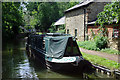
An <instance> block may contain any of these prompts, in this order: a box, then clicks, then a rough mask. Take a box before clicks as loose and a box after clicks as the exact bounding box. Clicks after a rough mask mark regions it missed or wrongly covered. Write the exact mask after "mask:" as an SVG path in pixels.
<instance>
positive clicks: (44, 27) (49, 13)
mask: <svg viewBox="0 0 120 80" xmlns="http://www.w3.org/2000/svg"><path fill="white" fill-rule="evenodd" d="M75 4H77V2H66V3H65V2H29V3H28V4H26V7H27V12H28V15H30V16H32V17H33V19H31V20H30V22H31V23H32V24H30V26H31V25H32V26H34V27H35V28H36V29H39V30H40V31H41V32H44V31H45V32H46V31H48V30H50V31H52V30H55V29H54V28H55V27H51V25H52V24H53V23H54V22H56V21H57V20H58V19H59V18H61V17H62V16H63V15H64V13H63V12H64V11H65V10H66V9H68V8H70V7H72V6H74V5H75ZM52 28H53V29H52ZM52 32H54V31H52Z"/></svg>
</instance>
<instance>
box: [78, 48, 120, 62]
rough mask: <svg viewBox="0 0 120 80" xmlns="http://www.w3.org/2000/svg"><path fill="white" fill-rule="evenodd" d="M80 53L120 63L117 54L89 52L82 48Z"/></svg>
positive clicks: (119, 56)
mask: <svg viewBox="0 0 120 80" xmlns="http://www.w3.org/2000/svg"><path fill="white" fill-rule="evenodd" d="M80 51H81V52H83V53H86V54H90V55H97V56H100V57H103V58H106V59H109V60H112V61H116V62H119V63H120V55H115V54H108V53H103V52H100V51H93V50H87V49H83V48H80Z"/></svg>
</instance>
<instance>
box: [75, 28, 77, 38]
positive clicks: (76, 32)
mask: <svg viewBox="0 0 120 80" xmlns="http://www.w3.org/2000/svg"><path fill="white" fill-rule="evenodd" d="M75 37H77V29H75Z"/></svg>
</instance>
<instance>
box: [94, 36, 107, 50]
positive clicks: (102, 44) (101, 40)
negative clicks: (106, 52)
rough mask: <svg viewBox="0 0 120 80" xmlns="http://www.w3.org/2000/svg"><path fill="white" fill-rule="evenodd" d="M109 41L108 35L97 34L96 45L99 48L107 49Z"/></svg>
mask: <svg viewBox="0 0 120 80" xmlns="http://www.w3.org/2000/svg"><path fill="white" fill-rule="evenodd" d="M107 42H108V39H107V37H104V36H96V38H95V44H96V47H97V48H99V49H100V50H101V49H105V48H106V47H107Z"/></svg>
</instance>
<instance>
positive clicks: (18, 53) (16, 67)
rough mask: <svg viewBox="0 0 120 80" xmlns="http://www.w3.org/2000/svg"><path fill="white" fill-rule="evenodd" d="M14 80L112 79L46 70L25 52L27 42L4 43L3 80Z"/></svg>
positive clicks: (100, 75)
mask: <svg viewBox="0 0 120 80" xmlns="http://www.w3.org/2000/svg"><path fill="white" fill-rule="evenodd" d="M14 78H25V79H26V78H34V79H37V80H39V79H40V78H43V79H49V78H69V79H83V78H92V79H95V78H112V77H111V76H107V75H106V74H102V73H100V72H94V73H91V74H85V73H84V74H74V73H69V74H68V73H67V74H66V73H57V72H53V71H51V70H46V69H44V68H43V67H42V65H41V64H39V62H37V61H35V60H33V59H31V58H29V57H28V56H27V53H26V50H25V40H20V41H18V40H15V41H10V42H6V43H3V46H2V79H3V80H4V79H14Z"/></svg>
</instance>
